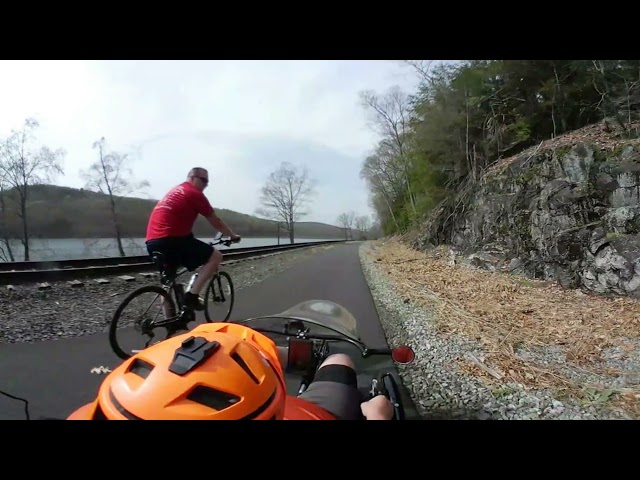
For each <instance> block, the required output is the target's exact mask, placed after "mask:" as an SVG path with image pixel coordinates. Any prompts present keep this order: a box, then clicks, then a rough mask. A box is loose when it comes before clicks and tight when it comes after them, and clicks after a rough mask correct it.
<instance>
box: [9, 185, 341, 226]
mask: <svg viewBox="0 0 640 480" xmlns="http://www.w3.org/2000/svg"><path fill="white" fill-rule="evenodd" d="M13 195H15V192H11V191H10V192H5V197H6V196H11V197H13ZM108 200H109V197H108V196H107V195H103V194H101V193H96V192H92V191H89V190H84V189H77V188H70V187H60V186H56V185H34V186H30V187H29V200H28V207H27V208H28V215H29V230H30V236H31V237H39V238H100V237H103V238H104V237H106V238H109V237H112V236H113V227H112V224H111V214H110V210H109V204H108ZM118 202H119V203H118V210H119V215H120V223H121V225H122V235H123V237H129V238H131V237H144V236H145V233H146V228H147V219H148V218H149V214H150V213H151V210H152V209H153V207H154V206H155V204H156V203H157V200H149V199H143V198H135V197H123V198H120V199H118ZM6 203H7V208H8V216H7V225H6V226H7V230H8V232H9V236H10V237H12V238H16V237H18V236H20V233H19V232H21V221H20V218H19V217H18V215H17V210H16V203H14V202H13V201H9V200H7V201H6ZM216 211H217V213H218V215H219V216H220V217H221V218H222V219H223V220H224V221H225V223H227V224H228V225H229V226H230V227H231V228H232V229H233V230H234V231H236V232H237V233H238V234H239V235H242V236H245V237H274V236H277V234H278V231H277V227H276V225H275V223H274V222H271V221H269V220H264V219H261V218H258V217H255V216H253V215H247V214H244V213H239V212H235V211H233V210H226V209H217V210H216ZM211 232H212V230H211V226H210V225H209V224H208V223H207V222H206V220H204V219H203V218H202V217H199V218H198V220H197V221H196V225H195V227H194V233H195V234H196V235H204V236H211ZM280 235H281V236H283V237H286V232H284V231H282V230H281V232H280ZM295 236H296V238H344V231H343V229H341V228H339V227H337V226H335V225H328V224H326V223H319V222H300V223H298V224H296V230H295Z"/></svg>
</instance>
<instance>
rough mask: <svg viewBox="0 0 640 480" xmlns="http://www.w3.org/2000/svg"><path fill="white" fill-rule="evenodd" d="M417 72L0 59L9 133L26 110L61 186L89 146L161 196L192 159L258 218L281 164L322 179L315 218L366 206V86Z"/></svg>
mask: <svg viewBox="0 0 640 480" xmlns="http://www.w3.org/2000/svg"><path fill="white" fill-rule="evenodd" d="M416 80H417V79H416V77H415V76H414V75H413V74H412V73H411V71H410V70H409V69H407V68H403V67H401V66H400V65H399V63H398V62H395V61H382V60H380V61H2V62H0V105H2V110H0V136H2V135H6V134H8V133H9V131H10V129H11V128H16V127H20V126H21V124H22V122H23V121H24V119H25V118H26V117H29V116H33V117H36V118H37V119H38V120H39V121H40V124H41V128H40V131H39V138H40V139H41V140H42V141H43V142H45V143H46V144H48V145H49V146H50V147H52V148H58V147H62V148H64V149H65V150H66V151H67V155H66V158H65V164H64V167H65V175H64V176H61V177H59V178H58V179H57V183H58V184H61V185H68V186H74V187H81V186H83V184H82V181H81V179H80V176H79V171H80V169H83V168H86V167H87V166H88V165H89V164H90V163H91V162H92V161H93V160H94V159H95V151H93V150H92V148H91V145H92V143H93V142H94V141H95V140H97V139H99V138H100V137H102V136H104V137H106V139H107V142H108V144H109V146H110V147H112V148H114V149H117V150H124V151H128V152H130V153H131V155H132V158H133V159H135V162H134V163H133V165H132V166H133V169H134V174H135V175H136V177H138V178H145V179H147V180H149V182H150V183H151V188H150V190H149V194H150V196H151V197H152V198H159V197H161V196H162V195H163V194H164V193H165V191H166V190H167V189H168V188H170V187H171V186H173V185H174V184H176V183H177V182H180V181H182V180H183V179H184V177H185V175H186V172H187V171H188V170H189V168H190V167H192V166H203V167H205V168H208V169H209V170H210V173H211V177H212V182H211V185H210V187H209V188H208V189H207V191H206V192H207V195H208V196H209V198H210V200H211V202H212V204H214V205H217V206H220V207H224V208H230V209H233V210H237V211H241V212H244V213H253V211H254V209H255V208H256V207H258V197H259V192H258V190H259V188H260V186H261V185H262V182H263V181H264V180H265V179H266V177H267V176H268V174H269V172H270V171H271V170H273V169H274V168H275V167H277V165H278V164H279V163H280V162H281V161H283V160H288V161H291V162H293V163H304V164H306V165H308V166H309V168H310V170H311V172H312V174H313V175H314V176H315V177H316V178H318V181H319V185H318V195H317V196H316V197H315V199H314V202H313V204H312V207H311V210H312V213H311V215H310V216H309V217H308V218H307V219H306V220H315V221H323V222H327V223H334V222H335V218H336V217H337V215H338V214H339V213H341V212H342V211H343V210H347V209H353V210H356V211H358V212H359V213H369V207H368V205H367V192H366V187H365V185H364V183H363V182H362V181H361V180H360V178H359V170H360V165H361V163H362V160H363V159H364V157H365V156H366V154H367V153H368V152H369V151H370V150H371V149H372V148H373V147H374V144H375V141H376V137H375V135H374V134H373V132H371V130H370V129H369V128H368V127H367V123H366V114H365V112H364V111H363V109H362V107H361V106H360V104H359V98H358V92H359V91H361V90H364V89H374V90H377V91H382V90H386V89H387V88H389V87H390V86H392V85H394V84H399V85H400V86H402V87H404V88H406V89H407V90H409V91H414V90H415V87H416Z"/></svg>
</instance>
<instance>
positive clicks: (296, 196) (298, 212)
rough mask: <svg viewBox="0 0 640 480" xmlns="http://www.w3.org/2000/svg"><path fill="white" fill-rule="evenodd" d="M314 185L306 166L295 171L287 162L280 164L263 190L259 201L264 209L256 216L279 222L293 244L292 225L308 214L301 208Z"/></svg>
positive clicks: (257, 211) (309, 196)
mask: <svg viewBox="0 0 640 480" xmlns="http://www.w3.org/2000/svg"><path fill="white" fill-rule="evenodd" d="M314 184H315V182H314V181H313V180H312V179H311V178H310V177H309V172H308V170H307V168H306V167H302V168H296V167H295V166H294V165H292V164H291V163H289V162H282V163H281V164H280V167H279V168H278V169H277V170H275V171H274V172H272V173H271V175H269V179H268V180H267V182H266V184H265V185H264V187H262V195H261V197H260V201H261V203H262V205H263V206H262V208H258V209H256V214H257V215H261V216H263V217H265V218H269V219H271V220H275V221H278V222H282V223H283V224H284V229H285V230H286V231H287V232H288V233H289V241H290V242H291V243H294V239H295V235H294V224H295V222H297V221H298V220H299V219H300V218H302V217H303V216H305V215H308V214H309V212H308V211H307V210H304V209H303V206H304V205H305V204H306V203H307V202H309V201H310V199H311V195H313V193H314Z"/></svg>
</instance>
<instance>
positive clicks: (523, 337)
mask: <svg viewBox="0 0 640 480" xmlns="http://www.w3.org/2000/svg"><path fill="white" fill-rule="evenodd" d="M373 258H374V260H375V261H376V262H378V264H380V265H381V266H382V267H383V269H384V271H385V272H386V273H387V274H389V276H390V278H391V280H392V281H393V282H394V284H395V287H396V289H397V291H398V292H399V294H400V295H402V297H403V298H404V299H405V301H406V300H408V301H410V302H412V303H414V304H418V305H420V306H425V307H429V308H431V309H434V310H435V313H436V314H437V315H436V318H437V320H436V321H437V324H436V326H437V327H438V329H439V331H440V332H442V333H446V334H460V335H463V336H465V337H468V338H473V339H476V340H477V341H479V342H480V343H481V344H482V346H483V350H484V351H485V352H486V356H485V358H484V359H482V360H481V361H478V359H475V358H465V359H461V368H462V369H463V370H465V371H467V372H469V373H474V374H476V375H479V376H481V377H484V378H485V379H486V380H487V381H489V382H493V383H496V384H502V383H503V382H509V381H511V382H515V383H520V384H523V385H525V387H528V388H553V389H556V390H560V391H563V392H564V393H565V394H567V395H573V396H581V395H582V396H583V395H584V388H586V387H591V388H592V389H594V388H596V387H593V386H585V385H576V384H575V382H574V381H573V380H572V379H571V378H569V377H567V376H566V375H564V374H563V373H562V372H560V371H555V370H554V369H552V368H541V367H539V366H537V365H535V364H533V363H531V362H527V361H524V360H522V359H520V358H518V356H517V355H516V350H517V349H519V348H524V349H537V348H539V347H548V346H553V345H556V346H561V347H562V349H563V351H564V352H565V353H566V359H567V363H568V364H570V365H572V366H574V367H575V368H577V369H580V370H582V371H583V372H585V371H586V372H589V373H594V374H596V375H607V374H612V373H615V372H611V371H604V370H603V369H602V368H598V367H597V366H596V365H594V361H598V360H600V353H601V352H602V350H603V349H605V348H607V347H612V346H619V347H621V348H622V349H629V348H633V347H632V346H631V345H629V344H628V341H627V340H626V339H627V338H638V337H640V302H639V301H637V300H633V299H630V298H615V299H608V298H603V297H597V296H591V295H585V294H583V293H582V292H579V291H576V290H564V289H562V288H561V287H559V286H557V285H555V284H550V283H549V282H543V281H539V280H527V281H526V282H524V281H523V279H522V278H520V277H516V276H513V275H509V274H503V273H491V272H484V271H480V270H475V269H471V268H469V267H466V266H461V265H456V266H450V265H449V264H448V251H447V250H446V249H442V248H439V249H435V250H432V251H430V252H429V253H422V252H418V251H416V250H413V249H411V248H409V247H407V246H405V245H403V244H402V243H400V241H398V239H392V240H390V241H385V242H379V243H377V244H376V247H375V250H374V253H373ZM597 388H601V387H597ZM617 398H619V399H620V400H621V401H623V403H625V404H627V406H628V407H629V408H632V409H633V410H634V411H635V410H636V409H637V405H638V398H640V392H639V391H634V390H630V389H627V390H626V391H625V392H622V393H621V394H620V395H618V396H617Z"/></svg>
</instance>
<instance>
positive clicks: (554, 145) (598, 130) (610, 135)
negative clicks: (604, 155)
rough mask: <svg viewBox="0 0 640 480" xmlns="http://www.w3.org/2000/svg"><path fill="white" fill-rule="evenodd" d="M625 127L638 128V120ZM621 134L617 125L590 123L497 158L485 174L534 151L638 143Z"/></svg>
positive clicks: (610, 148) (605, 148)
mask: <svg viewBox="0 0 640 480" xmlns="http://www.w3.org/2000/svg"><path fill="white" fill-rule="evenodd" d="M627 128H628V129H629V130H638V129H640V122H634V123H631V124H628V125H627ZM621 134H622V129H621V127H620V126H619V125H610V126H609V130H608V131H606V130H605V128H604V125H603V124H601V123H596V124H591V125H588V126H586V127H583V128H580V129H578V130H574V131H571V132H568V133H565V134H563V135H560V136H558V137H556V138H553V139H550V140H545V141H544V142H542V144H540V145H535V146H533V147H530V148H528V149H527V150H524V151H522V152H520V153H518V154H517V155H514V156H512V157H509V158H504V159H502V160H499V161H497V162H496V163H495V164H493V165H492V166H491V167H490V168H488V169H487V171H486V175H489V176H492V175H496V174H498V173H500V172H504V170H505V169H506V168H507V167H508V166H509V165H511V164H512V163H513V162H515V161H516V160H519V159H521V158H529V157H530V156H531V155H533V154H535V153H538V154H539V153H542V152H543V151H548V150H555V149H558V148H563V147H572V146H574V145H577V144H579V143H588V144H592V145H595V146H597V147H599V148H600V150H602V151H614V150H615V149H616V148H618V147H620V146H623V145H633V144H640V139H633V140H629V139H625V138H622V137H621Z"/></svg>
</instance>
